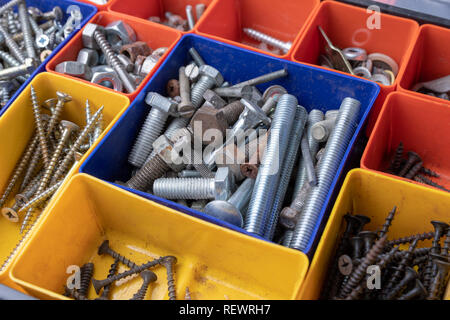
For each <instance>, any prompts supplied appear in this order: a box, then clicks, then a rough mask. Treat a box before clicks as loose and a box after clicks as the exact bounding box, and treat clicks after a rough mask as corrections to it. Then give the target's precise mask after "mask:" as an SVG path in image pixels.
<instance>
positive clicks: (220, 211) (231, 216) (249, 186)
mask: <svg viewBox="0 0 450 320" xmlns="http://www.w3.org/2000/svg"><path fill="white" fill-rule="evenodd" d="M254 185H255V179H250V178H247V179H245V180H244V182H242V184H241V185H240V186H239V188H238V189H237V190H236V192H234V193H233V195H232V196H231V197H230V199H228V201H224V200H214V201H211V202H209V203H208V204H207V205H206V207H205V209H204V212H205V213H206V214H209V215H210V216H213V217H216V218H218V219H220V220H223V221H226V222H229V223H231V224H233V225H235V226H238V227H242V224H243V222H244V218H243V214H242V210H244V208H245V207H246V206H247V205H248V203H249V202H250V197H251V196H252V191H253V187H254Z"/></svg>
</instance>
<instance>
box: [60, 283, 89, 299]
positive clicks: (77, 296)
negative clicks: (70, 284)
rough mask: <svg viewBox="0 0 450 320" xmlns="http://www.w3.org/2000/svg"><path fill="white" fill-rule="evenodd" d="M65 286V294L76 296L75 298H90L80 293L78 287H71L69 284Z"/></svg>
mask: <svg viewBox="0 0 450 320" xmlns="http://www.w3.org/2000/svg"><path fill="white" fill-rule="evenodd" d="M64 288H65V295H66V296H69V297H72V298H74V299H75V300H89V299H88V298H86V297H85V296H84V295H82V294H80V293H79V292H78V291H77V290H76V289H69V288H67V286H64Z"/></svg>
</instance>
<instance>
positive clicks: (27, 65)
mask: <svg viewBox="0 0 450 320" xmlns="http://www.w3.org/2000/svg"><path fill="white" fill-rule="evenodd" d="M35 62H36V61H35V60H33V59H31V58H26V59H25V62H24V64H22V65H20V66H17V67H11V68H8V69H3V70H0V79H14V78H16V77H17V76H22V75H24V74H30V73H32V72H33V71H34V69H35V68H36V64H35Z"/></svg>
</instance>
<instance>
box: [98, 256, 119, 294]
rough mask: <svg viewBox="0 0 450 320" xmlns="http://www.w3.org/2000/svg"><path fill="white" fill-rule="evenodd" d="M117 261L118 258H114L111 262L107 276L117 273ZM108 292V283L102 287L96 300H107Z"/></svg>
mask: <svg viewBox="0 0 450 320" xmlns="http://www.w3.org/2000/svg"><path fill="white" fill-rule="evenodd" d="M119 262H120V261H119V259H115V260H114V262H113V263H112V264H111V267H110V268H109V272H108V278H111V277H112V276H113V275H115V274H116V273H117V269H118V267H119ZM110 292H111V285H110V284H109V285H107V286H105V287H104V288H103V292H102V295H101V296H100V297H99V298H97V300H108V299H109V293H110Z"/></svg>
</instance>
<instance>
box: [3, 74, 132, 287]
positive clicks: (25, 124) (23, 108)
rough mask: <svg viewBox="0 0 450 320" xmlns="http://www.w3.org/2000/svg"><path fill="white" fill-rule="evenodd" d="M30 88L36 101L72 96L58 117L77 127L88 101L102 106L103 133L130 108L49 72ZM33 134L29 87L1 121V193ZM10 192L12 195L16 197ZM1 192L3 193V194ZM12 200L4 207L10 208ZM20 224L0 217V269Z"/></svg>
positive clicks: (116, 96)
mask: <svg viewBox="0 0 450 320" xmlns="http://www.w3.org/2000/svg"><path fill="white" fill-rule="evenodd" d="M31 85H33V87H34V88H35V90H36V93H37V96H38V100H39V102H43V101H45V100H46V99H50V98H54V97H56V91H57V90H60V91H62V92H66V93H68V94H70V95H71V96H72V99H73V100H72V102H68V103H67V104H66V105H65V106H64V109H63V112H62V115H61V118H62V119H66V120H69V121H72V122H75V123H77V124H78V125H79V126H80V127H84V125H85V116H84V105H85V101H86V99H87V98H89V101H90V102H91V108H92V109H91V110H97V109H98V108H99V107H101V106H102V105H104V109H103V118H104V121H105V122H104V123H105V131H104V132H103V134H102V136H101V137H103V136H104V134H105V132H106V131H108V130H109V129H110V128H111V125H112V123H113V122H114V121H115V120H117V118H118V117H119V116H120V114H121V113H122V112H123V111H124V110H125V108H126V107H127V106H128V105H129V100H128V99H127V98H126V97H124V96H121V95H119V94H113V93H109V92H108V91H106V90H102V89H97V88H94V87H91V86H87V85H85V84H83V83H80V82H76V81H73V80H70V79H67V78H64V77H62V76H58V75H55V74H50V73H42V74H39V75H38V76H36V77H35V78H34V79H33V81H32V82H31ZM33 131H34V117H33V112H32V108H31V101H30V86H28V87H26V88H25V89H24V90H23V92H22V94H21V95H19V97H18V98H17V100H16V101H14V103H13V104H12V105H11V107H10V108H9V109H8V110H7V111H6V112H5V113H4V115H3V116H2V117H1V118H0V136H1V137H3V139H2V140H1V143H0V153H1V154H3V155H8V156H3V157H0V168H2V170H0V190H2V191H3V190H4V189H5V187H6V184H7V183H8V181H9V178H10V176H11V174H12V172H13V170H14V167H15V165H16V163H17V162H18V161H19V159H20V157H21V155H22V152H23V150H24V149H25V147H26V145H27V143H28V141H29V139H30V137H31V136H32V134H33ZM91 150H93V147H91V148H90V150H88V151H87V152H86V154H85V155H84V157H83V158H82V161H83V160H84V159H86V157H87V156H88V154H89V153H90V152H91ZM79 165H80V164H78V165H76V166H75V167H74V168H73V171H72V172H76V171H77V170H78V167H79ZM15 192H16V191H15V190H13V192H12V195H14V194H15ZM2 193H3V192H2ZM12 203H13V199H11V197H10V199H9V202H8V203H6V204H5V206H10V205H12ZM19 216H20V222H22V221H23V214H19ZM20 222H19V223H12V222H10V221H8V220H6V219H5V218H3V216H1V217H0V234H1V235H2V241H0V266H1V265H2V264H3V261H5V259H6V257H7V256H8V255H9V253H10V252H11V250H12V249H13V248H14V246H15V244H16V243H17V242H18V241H19V230H20ZM10 266H11V263H10V264H9V265H8V266H7V267H6V269H5V270H3V271H2V272H1V273H0V283H5V282H8V281H9V278H8V271H9V267H10Z"/></svg>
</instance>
